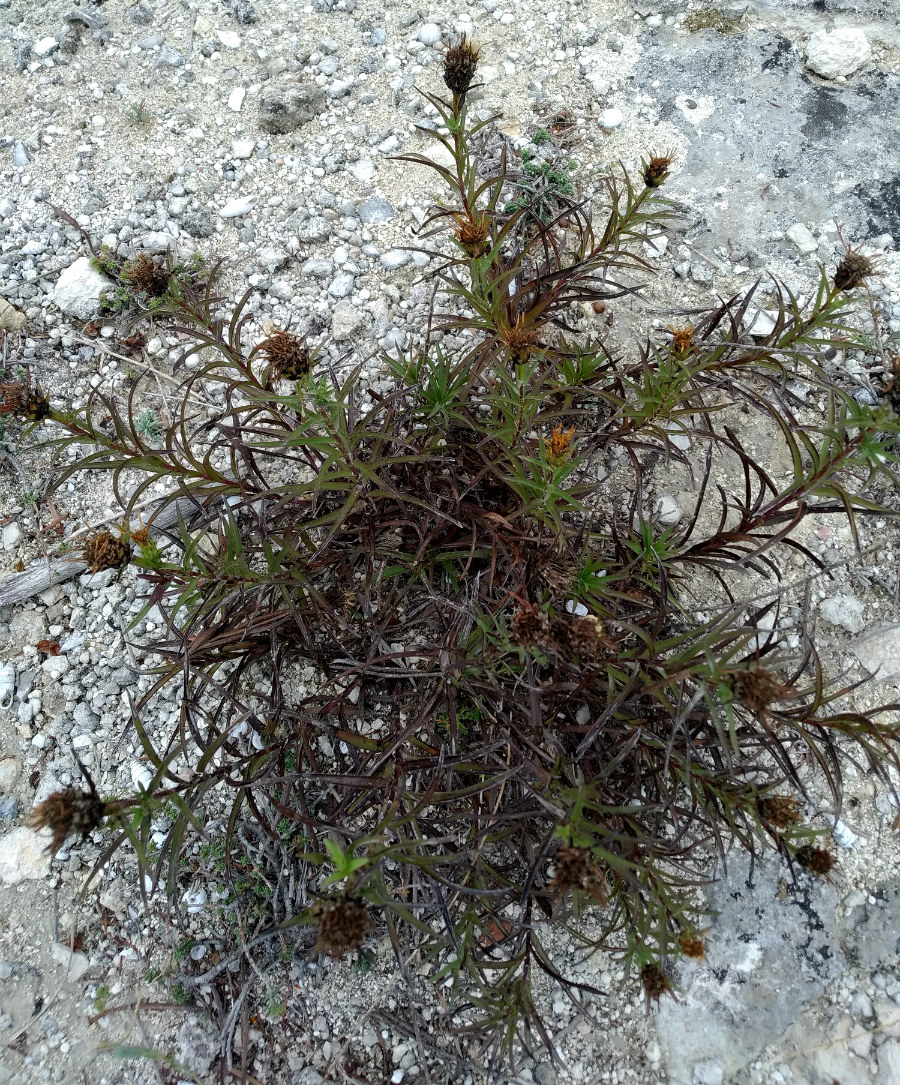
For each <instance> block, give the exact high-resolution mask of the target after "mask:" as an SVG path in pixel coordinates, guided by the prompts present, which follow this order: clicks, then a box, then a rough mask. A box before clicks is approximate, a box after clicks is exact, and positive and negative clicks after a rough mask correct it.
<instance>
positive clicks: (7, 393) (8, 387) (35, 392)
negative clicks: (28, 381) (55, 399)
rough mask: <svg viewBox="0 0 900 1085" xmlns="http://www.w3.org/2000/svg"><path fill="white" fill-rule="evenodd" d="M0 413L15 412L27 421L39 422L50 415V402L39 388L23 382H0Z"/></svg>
mask: <svg viewBox="0 0 900 1085" xmlns="http://www.w3.org/2000/svg"><path fill="white" fill-rule="evenodd" d="M0 414H15V415H18V416H19V418H25V419H27V420H28V421H29V422H41V421H43V420H44V419H45V418H49V416H50V404H49V402H48V401H47V397H46V396H45V395H44V393H43V392H42V391H41V390H40V389H39V388H29V387H28V386H27V385H25V384H21V383H19V382H15V383H13V384H0Z"/></svg>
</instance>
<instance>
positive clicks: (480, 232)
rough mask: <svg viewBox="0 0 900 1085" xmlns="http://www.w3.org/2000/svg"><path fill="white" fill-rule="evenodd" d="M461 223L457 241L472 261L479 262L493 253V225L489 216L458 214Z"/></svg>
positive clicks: (457, 218) (457, 231)
mask: <svg viewBox="0 0 900 1085" xmlns="http://www.w3.org/2000/svg"><path fill="white" fill-rule="evenodd" d="M454 218H455V219H456V221H457V222H458V223H459V226H458V228H457V230H456V240H457V241H458V242H459V246H460V248H461V249H462V250H463V252H464V253H465V254H466V256H468V257H469V258H470V259H472V260H478V259H480V258H481V257H482V256H486V255H487V254H488V253H489V252H490V251H491V241H490V234H491V223H490V219H488V217H487V215H482V214H479V213H478V212H476V213H475V214H474V215H461V214H456V215H454Z"/></svg>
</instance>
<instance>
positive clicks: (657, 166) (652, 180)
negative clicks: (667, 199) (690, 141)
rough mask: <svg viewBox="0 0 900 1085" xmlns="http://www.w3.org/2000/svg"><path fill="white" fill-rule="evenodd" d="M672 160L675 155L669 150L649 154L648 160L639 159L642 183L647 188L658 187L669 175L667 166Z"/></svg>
mask: <svg viewBox="0 0 900 1085" xmlns="http://www.w3.org/2000/svg"><path fill="white" fill-rule="evenodd" d="M674 161H675V155H674V154H672V153H671V152H667V153H666V154H659V155H651V157H650V160H649V162H645V161H644V160H643V159H641V165H642V166H643V176H644V184H645V185H646V186H647V188H659V187H660V186H661V185H664V184H665V183H666V179H667V178H668V176H669V167H670V166H671V165H672V163H673V162H674Z"/></svg>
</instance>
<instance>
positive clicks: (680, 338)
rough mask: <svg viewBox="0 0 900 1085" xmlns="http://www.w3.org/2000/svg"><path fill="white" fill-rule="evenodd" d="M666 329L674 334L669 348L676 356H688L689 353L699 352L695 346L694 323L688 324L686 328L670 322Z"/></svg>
mask: <svg viewBox="0 0 900 1085" xmlns="http://www.w3.org/2000/svg"><path fill="white" fill-rule="evenodd" d="M666 331H667V332H668V333H669V334H670V335H671V336H672V342H671V343H670V344H669V350H670V351H671V352H672V354H673V355H674V356H675V357H676V358H687V356H688V355H689V354H696V353H697V348H696V347H695V346H694V325H693V324H688V325H687V327H684V328H676V327H675V326H674V325H672V324H670V325H669V326H668V327H667V328H666Z"/></svg>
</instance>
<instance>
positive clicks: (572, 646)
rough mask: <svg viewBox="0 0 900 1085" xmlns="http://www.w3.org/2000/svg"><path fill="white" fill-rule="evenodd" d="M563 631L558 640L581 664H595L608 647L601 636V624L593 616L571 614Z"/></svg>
mask: <svg viewBox="0 0 900 1085" xmlns="http://www.w3.org/2000/svg"><path fill="white" fill-rule="evenodd" d="M563 629H564V632H562V631H561V632H562V636H561V637H560V639H562V640H564V642H565V645H566V647H567V648H568V649H569V651H571V652H573V653H574V654H575V655H577V656H578V658H579V659H580V660H581V661H582V663H595V662H596V661H597V660H598V659H600V658H601V657H602V656H603V654H604V652H605V651H606V649H607V648H608V647H609V646H608V644H607V641H606V638H605V637H604V635H603V622H601V621H600V619H599V618H597V617H595V616H594V615H593V614H583V615H582V614H573V615H572V616H570V617H568V618H567V620H566V621H565V623H564V627H563Z"/></svg>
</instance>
